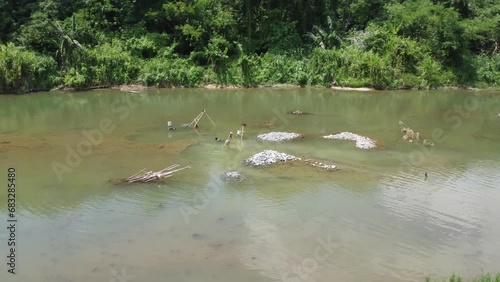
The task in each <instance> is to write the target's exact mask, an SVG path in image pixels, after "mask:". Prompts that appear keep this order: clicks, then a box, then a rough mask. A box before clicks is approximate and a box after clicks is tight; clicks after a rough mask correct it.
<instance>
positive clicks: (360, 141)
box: [323, 132, 377, 149]
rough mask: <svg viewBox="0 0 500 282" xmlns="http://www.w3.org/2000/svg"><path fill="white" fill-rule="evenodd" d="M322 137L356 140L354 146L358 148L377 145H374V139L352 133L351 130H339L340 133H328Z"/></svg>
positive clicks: (371, 147)
mask: <svg viewBox="0 0 500 282" xmlns="http://www.w3.org/2000/svg"><path fill="white" fill-rule="evenodd" d="M323 138H325V139H336V140H352V141H356V147H358V148H360V149H373V148H376V147H377V145H375V141H374V140H372V139H370V138H368V137H365V136H361V135H358V134H355V133H352V132H341V133H337V134H334V135H332V134H330V135H326V136H323Z"/></svg>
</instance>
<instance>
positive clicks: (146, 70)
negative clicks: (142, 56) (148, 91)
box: [138, 58, 204, 87]
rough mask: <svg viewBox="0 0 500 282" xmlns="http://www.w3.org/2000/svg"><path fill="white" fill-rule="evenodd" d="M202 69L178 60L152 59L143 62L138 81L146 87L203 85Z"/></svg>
mask: <svg viewBox="0 0 500 282" xmlns="http://www.w3.org/2000/svg"><path fill="white" fill-rule="evenodd" d="M203 73H204V69H203V68H202V67H199V66H196V65H194V64H193V63H191V61H190V60H187V59H180V58H154V59H151V60H147V61H146V62H144V64H143V66H142V68H141V70H140V73H139V78H138V81H139V82H140V83H142V84H144V85H148V86H164V87H165V86H167V87H170V86H188V87H194V86H197V85H201V84H202V83H203Z"/></svg>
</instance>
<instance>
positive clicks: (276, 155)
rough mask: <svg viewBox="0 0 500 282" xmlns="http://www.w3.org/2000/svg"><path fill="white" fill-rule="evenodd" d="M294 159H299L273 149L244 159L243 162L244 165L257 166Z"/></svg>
mask: <svg viewBox="0 0 500 282" xmlns="http://www.w3.org/2000/svg"><path fill="white" fill-rule="evenodd" d="M294 160H300V158H297V157H295V156H292V155H288V154H285V153H280V152H277V151H274V150H265V151H263V152H260V153H258V154H255V155H253V156H252V157H250V158H248V159H246V160H245V162H244V163H245V164H246V165H252V166H256V167H258V166H266V165H272V164H276V163H279V162H288V161H294Z"/></svg>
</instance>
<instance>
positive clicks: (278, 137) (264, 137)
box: [257, 132, 300, 142]
mask: <svg viewBox="0 0 500 282" xmlns="http://www.w3.org/2000/svg"><path fill="white" fill-rule="evenodd" d="M299 137H300V134H298V133H294V132H270V133H264V134H260V135H257V140H259V141H264V142H284V141H289V140H293V139H296V138H299Z"/></svg>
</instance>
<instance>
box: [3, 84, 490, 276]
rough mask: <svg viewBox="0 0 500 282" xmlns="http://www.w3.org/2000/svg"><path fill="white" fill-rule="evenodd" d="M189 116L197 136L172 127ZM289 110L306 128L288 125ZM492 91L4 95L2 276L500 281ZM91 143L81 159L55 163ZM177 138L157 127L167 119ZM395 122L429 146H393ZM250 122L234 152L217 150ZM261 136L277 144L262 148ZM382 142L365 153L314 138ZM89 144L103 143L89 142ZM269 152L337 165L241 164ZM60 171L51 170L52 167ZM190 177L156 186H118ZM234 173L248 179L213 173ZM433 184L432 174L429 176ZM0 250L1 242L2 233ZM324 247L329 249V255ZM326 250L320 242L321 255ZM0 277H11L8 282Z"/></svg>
mask: <svg viewBox="0 0 500 282" xmlns="http://www.w3.org/2000/svg"><path fill="white" fill-rule="evenodd" d="M202 109H206V110H207V112H208V114H209V116H210V117H211V118H212V120H213V121H214V122H215V124H216V125H215V126H213V125H212V124H211V123H210V121H209V120H208V119H207V118H203V119H202V120H201V122H200V127H199V129H198V131H197V132H196V131H195V130H189V129H182V128H181V124H183V123H189V122H190V121H191V120H192V119H193V118H194V117H195V116H196V115H197V114H198V113H199V112H200V111H201V110H202ZM295 110H301V111H303V112H305V113H310V114H307V115H301V116H297V115H291V114H288V113H289V112H292V111H295ZM499 112H500V95H499V94H498V93H494V92H491V93H490V92H465V91H430V92H428V91H425V92H417V91H415V92H397V91H391V92H374V93H356V92H342V91H333V90H327V89H273V90H268V89H251V90H217V91H216V90H201V89H198V90H186V89H183V90H151V91H145V92H141V93H124V92H118V91H110V90H104V91H92V92H82V93H73V94H68V93H39V94H33V95H23V96H0V173H1V174H0V175H1V176H0V180H1V182H2V183H4V186H5V188H2V192H1V193H0V199H1V201H0V218H2V221H1V222H2V223H1V225H2V226H3V225H6V218H7V205H6V201H5V198H6V194H7V193H6V191H5V190H6V183H7V181H6V177H7V168H8V167H15V168H16V170H17V183H18V186H17V204H18V207H19V209H18V211H17V217H18V220H19V222H18V230H17V240H18V245H19V246H18V251H17V256H18V261H17V262H18V265H17V272H18V273H17V274H16V275H15V276H14V275H10V274H8V273H7V272H6V271H7V267H6V264H5V263H2V264H0V277H2V281H51V282H57V281H120V282H124V281H280V280H282V281H424V277H425V276H427V275H432V276H435V277H444V276H448V275H450V274H451V273H453V272H455V273H460V274H461V275H462V276H464V277H465V278H469V277H472V276H475V275H476V274H479V273H481V271H485V272H488V271H492V272H496V271H498V270H500V264H499V263H500V241H499V240H498V238H500V216H499V215H500V205H499V204H498V203H499V202H500V173H499V171H500V118H497V117H495V114H498V113H499ZM103 120H104V123H107V125H106V126H104V127H105V128H108V129H109V130H108V132H107V133H102V140H99V139H100V137H99V134H96V135H92V136H93V137H92V138H95V140H91V141H96V142H95V144H97V145H96V146H92V147H82V148H81V149H82V150H84V152H85V156H82V157H81V160H80V161H79V162H78V161H77V160H74V159H70V162H73V163H68V162H67V161H66V158H67V155H68V151H72V150H76V149H77V146H78V144H79V143H81V142H82V141H85V140H87V137H85V135H84V134H83V133H82V132H83V131H89V132H94V133H95V132H96V130H98V129H99V128H100V126H101V125H102V124H101V123H103ZM168 120H170V121H172V122H173V123H174V126H176V127H177V130H176V131H167V130H166V127H167V126H166V125H167V121H168ZM400 120H401V121H404V122H405V123H406V124H407V125H408V126H410V127H411V128H413V129H415V130H418V131H419V132H420V133H421V134H422V135H423V136H424V137H425V138H427V139H429V140H431V141H433V142H434V144H435V146H434V147H423V146H421V145H419V144H415V143H409V142H407V141H404V140H402V135H401V133H400V131H399V125H398V121H400ZM242 122H244V123H246V124H247V128H246V132H245V137H244V138H243V140H242V141H240V142H238V143H236V142H235V141H233V142H232V143H231V146H230V148H229V149H223V148H222V146H221V144H220V143H216V142H214V138H215V137H216V136H218V137H220V138H222V139H225V138H226V136H227V134H228V132H229V131H233V132H236V131H237V130H238V129H239V127H240V124H241V123H242ZM271 131H286V132H297V133H301V134H303V138H300V139H298V140H295V141H291V142H286V143H280V144H275V143H258V142H256V141H255V136H256V135H258V134H260V133H266V132H271ZM342 131H350V132H354V133H357V134H360V135H363V136H367V137H370V138H372V139H374V140H376V141H377V145H378V148H377V149H375V150H362V149H358V148H356V147H355V146H354V143H353V142H350V141H338V140H326V139H323V138H322V136H323V135H328V134H335V133H337V132H342ZM97 141H100V142H97ZM264 149H273V150H277V151H280V152H285V153H288V154H291V155H295V156H299V157H304V158H311V159H314V160H318V161H321V162H324V163H330V164H335V165H337V166H338V167H339V170H338V171H333V172H328V171H324V170H320V169H317V168H312V167H310V166H307V165H304V164H290V165H286V164H285V165H278V166H274V167H267V168H252V167H246V166H244V165H243V163H242V162H243V160H244V159H246V158H248V157H250V156H252V155H253V154H255V153H257V152H260V151H262V150H264ZM55 163H59V164H61V165H66V166H67V168H68V170H67V171H66V172H64V173H62V174H61V173H60V174H59V176H60V178H59V177H58V175H57V173H56V172H55V171H54V169H53V165H54V164H55ZM173 163H178V164H181V165H183V166H184V165H190V166H191V167H192V168H191V169H189V170H185V171H182V172H180V173H179V174H177V175H176V176H174V177H172V178H170V179H168V180H167V181H166V182H164V183H160V184H158V183H154V184H153V183H150V184H133V185H125V186H123V185H121V186H115V185H111V184H109V183H108V180H110V179H112V178H121V177H127V176H130V175H132V174H134V173H135V172H137V171H139V170H140V169H142V168H148V169H151V170H159V169H162V168H164V167H167V166H169V165H170V164H173ZM226 170H239V171H242V172H243V173H244V174H245V175H246V177H247V179H246V180H245V181H243V182H237V183H226V182H223V181H221V180H220V174H221V173H222V172H223V171H226ZM425 172H427V173H428V177H427V179H425V177H424V173H425ZM0 230H1V231H0V253H1V254H2V257H4V260H5V256H4V254H5V253H6V251H7V243H6V239H7V234H6V232H5V230H6V229H5V228H4V227H2V228H1V229H0ZM325 242H329V243H325ZM325 246H326V247H325ZM4 277H5V278H6V280H4Z"/></svg>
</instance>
